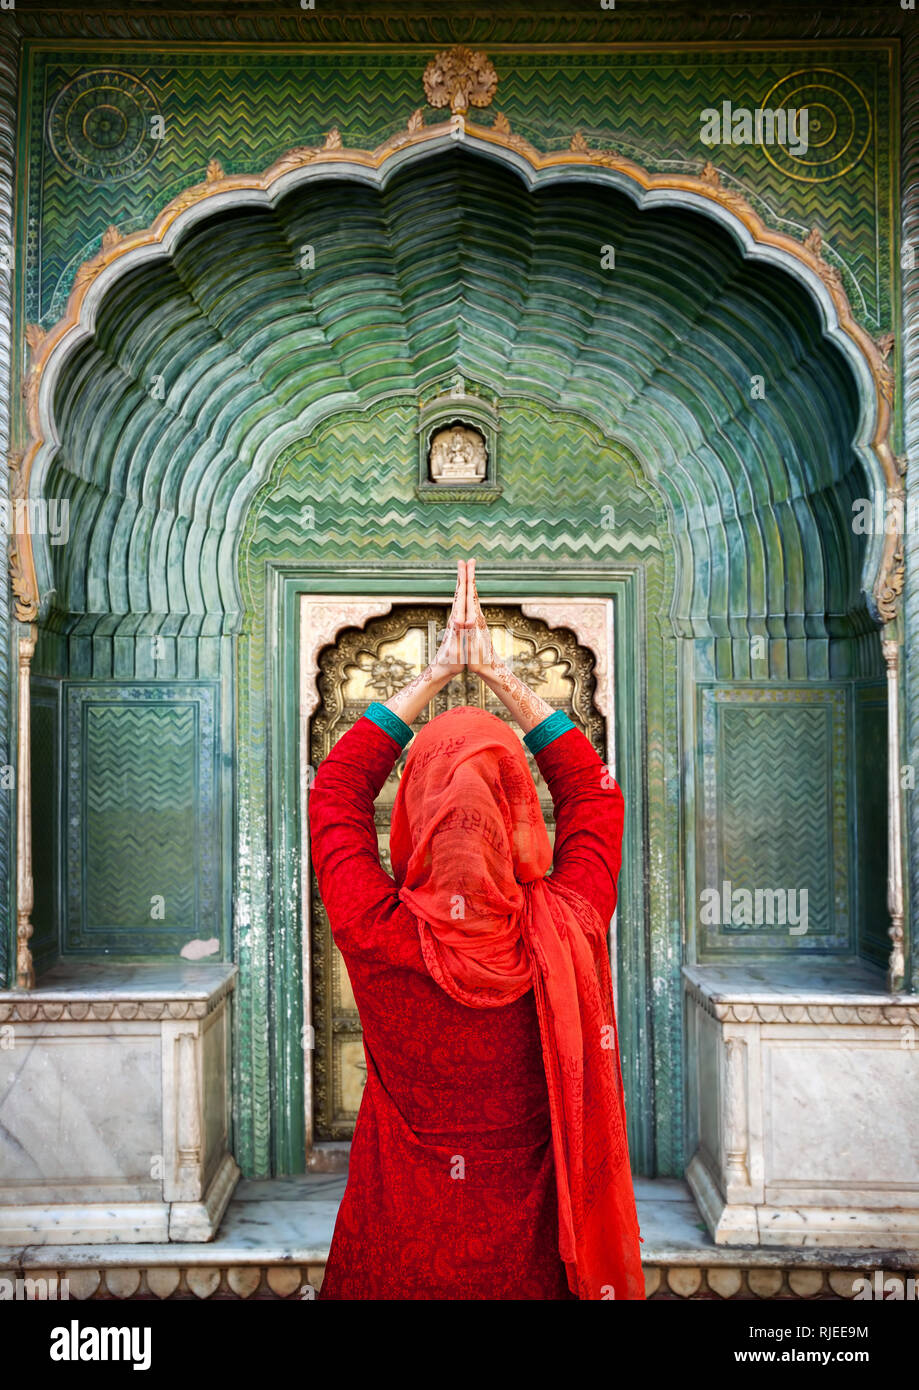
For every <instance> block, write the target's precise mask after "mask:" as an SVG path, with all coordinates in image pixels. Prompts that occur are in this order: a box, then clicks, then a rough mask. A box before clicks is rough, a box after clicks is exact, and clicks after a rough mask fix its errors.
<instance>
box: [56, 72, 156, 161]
mask: <svg viewBox="0 0 919 1390" xmlns="http://www.w3.org/2000/svg"><path fill="white" fill-rule="evenodd" d="M159 114H160V113H159V108H158V107H157V104H156V99H155V98H154V96H153V93H152V92H151V91H150V89H149V88H148V87H145V86H144V84H143V82H140V81H138V79H137V78H136V77H132V76H131V75H130V73H127V72H119V71H117V69H115V68H98V69H96V70H95V71H94V72H84V73H83V74H82V75H81V76H80V77H76V78H74V80H73V81H72V82H68V83H67V85H66V86H65V87H62V88H61V90H60V91H59V92H58V94H57V96H56V97H55V99H54V102H53V104H52V107H51V110H50V112H49V113H48V143H49V144H50V146H51V149H52V150H53V151H54V155H55V158H56V159H57V160H58V161H59V163H61V164H62V165H63V166H64V168H65V169H67V170H68V172H69V173H71V174H76V175H77V177H78V178H81V179H83V180H85V182H87V183H112V182H119V181H121V180H123V179H129V178H131V176H132V175H134V174H136V173H138V171H139V170H141V169H143V168H145V166H146V165H147V164H149V163H150V160H151V159H152V158H153V155H154V153H155V151H156V144H157V142H156V139H155V138H154V134H153V131H152V128H151V122H152V121H153V119H154V118H155V117H159Z"/></svg>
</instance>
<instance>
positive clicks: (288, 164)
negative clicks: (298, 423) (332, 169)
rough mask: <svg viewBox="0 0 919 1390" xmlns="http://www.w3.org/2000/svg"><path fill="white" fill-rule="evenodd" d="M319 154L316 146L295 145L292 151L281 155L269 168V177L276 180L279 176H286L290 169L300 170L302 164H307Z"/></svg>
mask: <svg viewBox="0 0 919 1390" xmlns="http://www.w3.org/2000/svg"><path fill="white" fill-rule="evenodd" d="M318 153H319V148H318V146H316V145H297V146H296V147H295V148H294V149H292V150H288V151H287V153H286V154H282V155H281V157H280V159H278V160H276V161H275V162H274V164H272V166H271V176H272V177H273V178H277V177H278V175H280V174H286V173H288V172H289V171H290V170H291V169H302V168H303V166H304V164H309V163H310V162H311V161H312V160H314V159H315V158H316V156H317V154H318Z"/></svg>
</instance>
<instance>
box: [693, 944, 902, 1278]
mask: <svg viewBox="0 0 919 1390" xmlns="http://www.w3.org/2000/svg"><path fill="white" fill-rule="evenodd" d="M683 975H684V980H685V991H686V1016H687V1038H688V1069H687V1080H688V1091H689V1109H690V1146H689V1151H690V1152H691V1153H693V1158H692V1161H691V1162H690V1165H689V1168H688V1170H687V1174H686V1177H687V1180H688V1182H689V1186H690V1189H691V1190H692V1193H693V1195H694V1196H695V1198H696V1201H697V1202H698V1205H699V1207H700V1210H701V1211H702V1214H703V1216H704V1218H705V1221H706V1223H707V1225H708V1228H709V1230H710V1231H711V1234H712V1237H713V1239H714V1240H715V1242H716V1244H719V1245H789V1246H810V1245H817V1246H828V1247H830V1246H831V1247H846V1248H861V1249H884V1250H891V1249H906V1248H916V1247H917V1246H919V998H917V997H916V996H913V995H890V994H886V993H884V991H883V985H882V979H881V976H880V973H878V974H877V975H875V974H874V973H873V972H870V971H868V970H867V969H865V968H864V967H861V966H858V965H855V964H852V965H843V964H840V965H836V964H827V965H821V964H819V963H817V962H814V961H808V962H806V963H802V964H801V965H797V964H788V965H784V964H782V965H776V966H756V965H747V966H743V965H741V966H685V967H684V969H683Z"/></svg>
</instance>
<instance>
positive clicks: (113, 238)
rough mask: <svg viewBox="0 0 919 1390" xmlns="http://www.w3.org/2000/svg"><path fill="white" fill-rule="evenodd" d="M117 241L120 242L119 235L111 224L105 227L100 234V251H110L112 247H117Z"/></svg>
mask: <svg viewBox="0 0 919 1390" xmlns="http://www.w3.org/2000/svg"><path fill="white" fill-rule="evenodd" d="M119 241H121V233H120V232H119V230H118V228H117V227H116V226H115V224H114V222H113V223H112V225H111V226H110V227H106V229H105V231H104V232H103V233H102V250H103V251H111V249H112V247H113V246H117V245H118V243H119Z"/></svg>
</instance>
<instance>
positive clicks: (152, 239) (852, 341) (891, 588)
mask: <svg viewBox="0 0 919 1390" xmlns="http://www.w3.org/2000/svg"><path fill="white" fill-rule="evenodd" d="M336 136H337V132H333V133H332V134H331V135H330V137H329V138H328V139H327V141H326V144H325V146H324V147H322V148H314V147H308V148H299V149H294V150H291V151H289V152H288V153H287V154H286V155H284V156H282V157H281V158H280V159H279V160H277V161H276V162H275V163H274V164H273V165H272V166H271V167H270V168H269V169H267V170H266V171H265V172H264V173H263V174H261V175H244V174H230V175H226V174H224V172H223V170H222V168H221V167H220V165H219V164H218V163H217V161H212V162H211V165H210V166H209V168H208V172H207V176H206V178H205V179H204V180H202V181H201V182H200V183H198V184H196V185H194V186H192V187H191V188H189V189H187V190H185V192H183V193H181V194H179V195H178V197H176V198H175V199H173V200H172V201H171V202H170V203H169V204H168V205H167V206H166V207H165V208H164V209H163V210H162V212H161V213H160V214H159V215H158V216H157V217H156V219H155V220H154V222H153V223H152V224H151V226H150V227H149V228H146V229H144V230H142V231H139V232H136V233H132V234H130V235H128V236H126V237H121V236H120V234H119V232H118V229H117V228H110V229H109V231H108V232H107V233H106V236H105V237H104V238H103V245H102V247H101V249H100V251H99V252H98V253H97V254H96V255H95V256H94V257H92V258H91V259H90V260H89V261H87V262H85V263H84V265H82V266H81V267H80V269H79V270H78V272H77V275H76V278H75V280H74V284H73V288H72V290H71V293H70V297H69V299H68V302H67V309H66V312H65V314H64V316H63V318H62V319H61V320H60V321H59V322H58V323H57V324H56V325H54V326H53V327H52V328H51V329H50V330H49V331H48V332H47V333H43V332H41V330H38V329H35V328H32V329H30V330H29V334H28V336H29V344H30V350H31V355H32V366H31V371H30V374H29V377H28V380H27V382H26V386H25V394H26V400H27V412H28V424H29V430H30V439H29V441H28V445H27V447H26V449H25V451H24V458H23V463H22V468H21V470H20V487H21V489H22V492H23V494H24V495H26V496H29V497H38V496H40V495H41V494H42V489H43V480H44V476H45V473H46V471H47V469H48V466H49V464H50V462H51V459H52V458H53V456H54V454H55V452H56V450H57V448H58V446H59V443H60V440H59V438H58V433H57V428H56V423H55V419H54V412H53V399H54V393H55V386H56V383H57V380H58V379H59V377H60V375H61V373H62V371H63V370H64V368H65V365H66V363H67V360H68V358H69V357H70V356H71V354H72V353H73V352H74V350H75V349H76V348H77V347H78V346H79V344H80V343H81V342H83V341H85V340H86V339H87V338H88V337H91V336H92V334H93V332H94V328H95V323H96V318H97V315H98V313H99V310H100V307H101V305H102V302H103V300H104V298H105V296H106V294H107V293H108V292H109V291H110V290H111V289H112V288H113V286H115V285H116V284H117V283H118V282H119V281H120V280H121V279H123V277H125V276H126V275H129V274H131V273H132V272H134V271H136V270H137V269H138V268H140V267H142V266H145V265H149V264H151V263H153V262H156V261H161V260H164V259H165V260H167V261H168V260H169V259H170V258H171V256H172V255H173V253H174V251H175V248H176V247H177V245H178V243H179V242H180V241H181V239H182V237H183V236H185V235H186V234H187V233H188V232H189V231H190V230H191V229H192V228H194V227H195V226H196V225H198V224H201V223H203V222H205V221H206V220H207V219H209V218H212V217H214V216H215V215H218V214H221V213H226V212H229V211H231V210H238V209H244V208H269V207H272V206H274V205H276V204H277V203H278V201H279V200H280V199H282V198H283V197H284V196H285V195H286V194H287V193H289V192H290V191H291V190H293V189H294V188H296V187H299V186H301V185H303V184H306V183H309V182H310V181H312V180H315V179H328V178H330V177H332V178H342V179H347V180H351V181H354V180H357V181H359V182H363V183H365V184H369V185H373V186H375V187H378V188H381V189H382V188H385V186H386V185H387V183H388V182H389V181H390V180H391V179H392V178H393V177H394V176H395V175H396V174H397V173H398V172H399V171H400V170H402V169H404V168H405V167H407V166H408V165H417V164H418V163H419V162H423V161H424V160H426V159H429V158H431V157H432V156H435V155H437V154H439V153H442V152H443V151H445V150H449V149H451V148H454V147H456V145H457V144H461V145H462V147H463V149H465V150H468V151H471V152H473V153H475V154H478V155H481V156H484V157H486V158H488V159H490V160H493V161H497V162H498V163H499V164H501V165H503V166H504V167H506V168H512V169H513V170H515V171H516V173H517V174H518V175H519V176H520V177H521V179H522V180H523V182H524V183H525V184H526V186H527V187H528V188H531V189H535V188H537V187H545V186H547V185H550V184H558V183H560V182H565V181H569V182H581V183H583V182H585V181H586V182H588V183H591V184H594V185H596V186H597V187H602V186H605V187H607V188H612V189H616V190H619V191H621V192H622V193H624V194H626V195H627V196H628V197H629V198H630V199H631V200H632V201H633V202H634V203H635V204H636V205H637V206H638V207H639V208H641V209H654V208H662V207H671V208H682V209H686V210H689V211H691V212H695V213H697V214H701V215H703V216H705V217H708V218H711V219H713V220H714V221H715V222H717V223H719V224H720V225H721V226H723V227H725V228H726V229H727V230H728V231H729V232H730V233H731V235H732V236H733V237H734V239H735V240H736V242H737V243H738V245H739V246H740V248H741V250H742V253H743V256H744V257H745V258H748V259H751V260H760V261H764V262H767V263H768V264H771V265H773V266H775V267H778V268H781V269H782V270H784V271H786V272H788V273H789V274H791V275H792V276H793V277H794V279H796V280H797V281H798V282H799V283H800V284H801V285H802V286H803V287H804V288H805V289H806V290H807V292H808V294H809V295H810V296H811V298H812V300H813V301H814V302H815V304H816V305H817V307H818V309H819V312H820V314H821V317H822V321H823V325H824V331H825V334H826V336H827V337H828V338H829V339H831V340H832V341H834V342H835V343H836V344H837V346H838V347H839V348H840V350H841V351H842V353H843V355H844V357H845V359H846V360H847V362H848V363H849V366H850V368H851V370H852V373H853V376H854V379H855V382H856V384H857V389H858V394H859V400H860V418H859V423H858V431H857V437H856V439H855V440H854V448H855V450H856V452H857V455H858V457H859V459H860V460H861V463H862V465H863V467H864V469H865V473H866V476H867V478H868V480H869V482H870V485H871V487H872V489H873V493H874V501H875V503H876V504H877V505H879V506H881V507H882V508H883V505H884V503H885V501H886V499H887V498H888V497H897V496H901V495H902V480H901V478H900V475H899V472H898V469H897V466H896V460H895V459H894V457H893V455H892V452H891V449H890V445H889V441H888V433H889V426H890V406H891V401H892V395H893V378H892V373H891V371H890V369H889V367H888V366H887V362H886V355H887V353H889V350H890V348H889V342H888V343H887V344H886V345H884V344H882V346H881V347H879V346H878V345H877V344H876V343H875V342H874V341H873V340H872V339H871V338H870V336H869V335H868V334H867V333H866V332H865V330H864V329H862V328H861V327H860V326H859V325H858V323H857V322H856V320H855V318H854V316H853V314H852V311H851V308H850V306H849V303H848V300H847V298H846V295H845V292H844V289H843V286H842V282H841V279H840V277H839V273H838V271H836V270H835V269H834V268H833V267H832V266H831V265H830V264H828V262H827V261H826V260H825V259H824V258H823V256H822V253H821V251H822V248H821V245H820V240H819V235H817V236H811V237H809V238H808V240H807V242H806V243H800V242H797V241H795V240H794V239H793V238H791V237H790V236H787V235H786V234H784V233H779V232H775V231H773V230H771V229H769V228H767V227H766V226H765V225H764V223H763V222H762V220H761V219H760V218H759V216H758V214H757V213H756V212H755V211H754V210H753V209H752V208H751V207H750V205H749V204H748V203H747V202H746V200H745V199H744V198H743V197H741V196H740V195H739V194H738V193H736V192H734V191H733V190H731V189H729V188H726V187H724V186H723V185H722V184H721V181H720V178H719V175H718V173H717V171H716V170H715V169H714V168H713V167H712V166H711V165H710V164H709V165H706V166H705V168H704V169H703V170H702V171H701V172H700V174H699V175H698V176H686V175H679V176H673V175H667V174H656V173H655V174H652V173H649V172H647V171H646V170H644V169H642V168H641V167H640V166H638V165H637V164H635V163H633V162H632V161H631V160H628V159H626V158H624V157H622V156H620V155H618V154H616V153H614V152H611V151H604V150H593V149H589V148H581V147H580V146H579V147H578V148H574V149H571V150H568V151H563V152H558V151H555V152H550V153H543V152H540V151H538V150H537V149H535V148H534V147H533V146H532V145H530V144H529V143H528V142H527V141H525V140H524V139H522V138H521V137H519V136H516V135H514V134H513V133H512V132H511V131H510V129H509V128H508V127H507V125H506V122H504V123H503V124H502V123H499V122H496V123H495V125H492V126H487V127H486V126H478V125H476V124H474V123H471V122H468V121H466V120H465V119H464V118H463V117H462V116H460V115H457V116H454V117H453V119H452V120H451V121H449V122H440V123H437V124H435V125H431V126H424V125H423V124H419V122H418V120H417V118H413V120H412V122H410V124H409V128H408V129H407V130H406V131H404V132H402V133H400V134H397V135H395V136H393V137H391V139H389V140H388V141H387V142H385V143H384V144H383V145H381V146H379V147H378V148H377V149H376V150H372V151H370V150H358V149H345V148H343V147H342V144H341V141H340V139H337V138H335V137H336ZM583 144H584V142H581V145H583ZM342 404H343V402H342V401H341V400H340V399H338V398H335V397H334V394H333V398H332V399H331V400H330V402H328V403H327V405H326V410H328V409H332V408H340V407H341V405H342ZM322 413H323V412H322V411H321V410H317V409H315V408H314V409H312V410H310V411H309V412H307V414H305V415H303V416H302V417H301V418H299V419H298V420H297V421H296V423H292V422H289V421H288V422H287V423H286V425H285V424H283V422H279V424H278V428H276V429H275V430H273V431H271V432H270V433H269V435H268V436H267V437H266V438H265V439H264V440H263V441H262V442H261V443H260V444H259V446H258V448H257V450H256V455H255V458H254V459H253V465H252V468H251V470H250V475H251V476H250V479H248V480H247V482H246V485H245V486H244V487H242V488H240V489H239V490H238V493H237V495H236V497H235V498H234V500H233V502H232V505H231V507H230V516H231V517H232V518H235V520H234V521H233V524H232V525H230V526H228V527H227V537H226V542H225V544H226V546H230V547H232V544H233V540H234V536H235V533H236V531H237V529H238V521H239V519H240V518H241V516H242V513H243V511H244V510H245V507H246V505H247V503H248V500H249V499H250V498H251V496H252V495H253V489H254V487H255V486H256V484H257V481H258V480H259V479H261V478H263V477H264V476H266V475H267V472H268V471H269V470H270V466H271V463H272V461H273V459H274V458H275V457H277V455H278V453H279V452H280V450H281V449H282V448H283V447H284V446H285V445H286V444H287V443H289V442H290V440H291V439H292V438H293V437H295V436H296V434H297V433H298V432H300V433H302V432H303V430H305V429H309V428H310V427H311V426H313V425H314V424H315V423H316V421H317V419H318V418H320V417H321V415H322ZM632 446H633V447H634V441H633V442H632ZM36 542H37V544H36V545H35V549H34V552H33V546H32V538H31V537H28V536H26V537H24V544H23V545H22V547H21V548H20V551H19V552H18V553H17V554H16V556H15V557H14V586H15V592H16V594H17V600H18V608H17V612H18V615H19V616H20V618H21V619H22V620H24V621H27V620H29V619H30V618H31V617H34V616H35V613H36V611H37V607H38V601H39V594H40V592H45V591H47V590H48V589H50V588H51V587H52V585H51V583H50V575H51V569H50V553H49V547H48V542H47V538H46V537H44V536H42V537H36ZM900 587H902V554H901V553H900V552H899V550H898V545H897V537H896V536H894V535H886V534H879V533H876V532H875V533H872V534H870V535H869V536H868V540H867V546H866V556H865V563H864V572H863V588H864V590H865V593H866V595H867V597H868V601H869V605H870V606H871V608H872V609H873V611H874V613H875V615H876V617H877V618H878V619H880V620H881V621H890V620H891V619H892V618H893V617H894V614H895V610H896V602H897V595H898V593H899V589H900Z"/></svg>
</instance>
